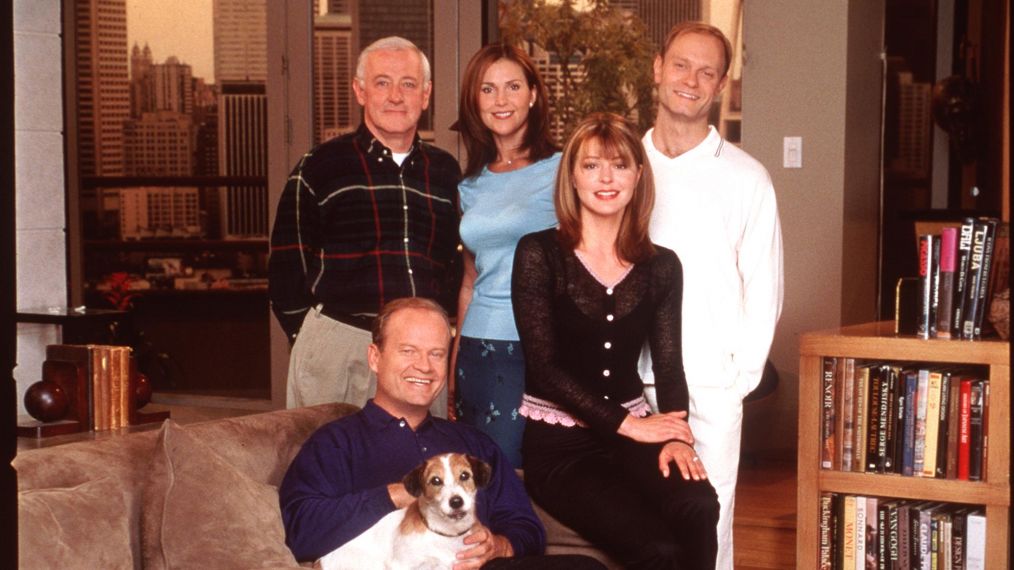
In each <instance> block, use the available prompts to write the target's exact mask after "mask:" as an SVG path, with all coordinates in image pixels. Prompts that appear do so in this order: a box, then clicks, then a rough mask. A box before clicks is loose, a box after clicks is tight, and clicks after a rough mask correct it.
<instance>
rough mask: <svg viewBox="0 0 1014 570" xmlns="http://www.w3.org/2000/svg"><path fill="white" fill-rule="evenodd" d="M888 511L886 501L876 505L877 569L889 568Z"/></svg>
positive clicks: (884, 569)
mask: <svg viewBox="0 0 1014 570" xmlns="http://www.w3.org/2000/svg"><path fill="white" fill-rule="evenodd" d="M888 511H889V506H888V503H880V504H879V505H877V566H876V568H877V570H889V569H888V564H889V563H890V553H889V552H890V547H889V543H890V536H891V529H890V527H889V523H888V516H889V512H888ZM867 567H868V566H867Z"/></svg>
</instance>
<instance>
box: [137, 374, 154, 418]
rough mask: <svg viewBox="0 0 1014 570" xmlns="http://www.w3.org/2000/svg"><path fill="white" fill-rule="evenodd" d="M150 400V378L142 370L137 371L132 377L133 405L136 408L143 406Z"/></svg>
mask: <svg viewBox="0 0 1014 570" xmlns="http://www.w3.org/2000/svg"><path fill="white" fill-rule="evenodd" d="M150 401H151V380H148V375H147V374H145V373H144V372H138V373H137V376H135V377H134V405H136V406H137V409H138V410H140V409H141V408H143V407H145V406H146V405H147V404H148V402H150Z"/></svg>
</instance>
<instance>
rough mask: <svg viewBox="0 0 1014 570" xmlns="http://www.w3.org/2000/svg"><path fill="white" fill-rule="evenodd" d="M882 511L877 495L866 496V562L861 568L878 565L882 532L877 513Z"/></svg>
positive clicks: (864, 569)
mask: <svg viewBox="0 0 1014 570" xmlns="http://www.w3.org/2000/svg"><path fill="white" fill-rule="evenodd" d="M879 511H880V505H879V501H878V500H877V498H876V497H866V541H865V542H866V556H864V557H863V560H864V562H865V564H863V565H862V566H861V567H860V570H873V569H875V568H876V567H877V558H878V556H879V552H880V533H879V527H878V523H877V514H878V513H879Z"/></svg>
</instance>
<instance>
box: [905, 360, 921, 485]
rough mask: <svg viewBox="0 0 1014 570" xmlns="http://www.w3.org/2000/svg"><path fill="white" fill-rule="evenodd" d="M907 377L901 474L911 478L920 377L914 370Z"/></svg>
mask: <svg viewBox="0 0 1014 570" xmlns="http://www.w3.org/2000/svg"><path fill="white" fill-rule="evenodd" d="M904 376H905V401H904V402H903V403H902V404H903V406H904V412H903V413H904V414H905V429H904V435H903V436H902V437H903V439H904V441H903V442H902V450H901V474H902V475H908V476H911V475H913V474H914V466H915V408H916V402H915V399H916V391H917V390H918V383H919V379H918V375H917V373H916V372H915V371H914V370H906V371H905V372H904Z"/></svg>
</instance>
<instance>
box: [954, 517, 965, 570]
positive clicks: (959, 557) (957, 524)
mask: <svg viewBox="0 0 1014 570" xmlns="http://www.w3.org/2000/svg"><path fill="white" fill-rule="evenodd" d="M967 516H968V513H967V511H966V510H965V509H959V510H958V511H956V512H955V513H954V517H953V526H952V528H951V568H952V569H953V570H964V568H965V518H966V517H967Z"/></svg>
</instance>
